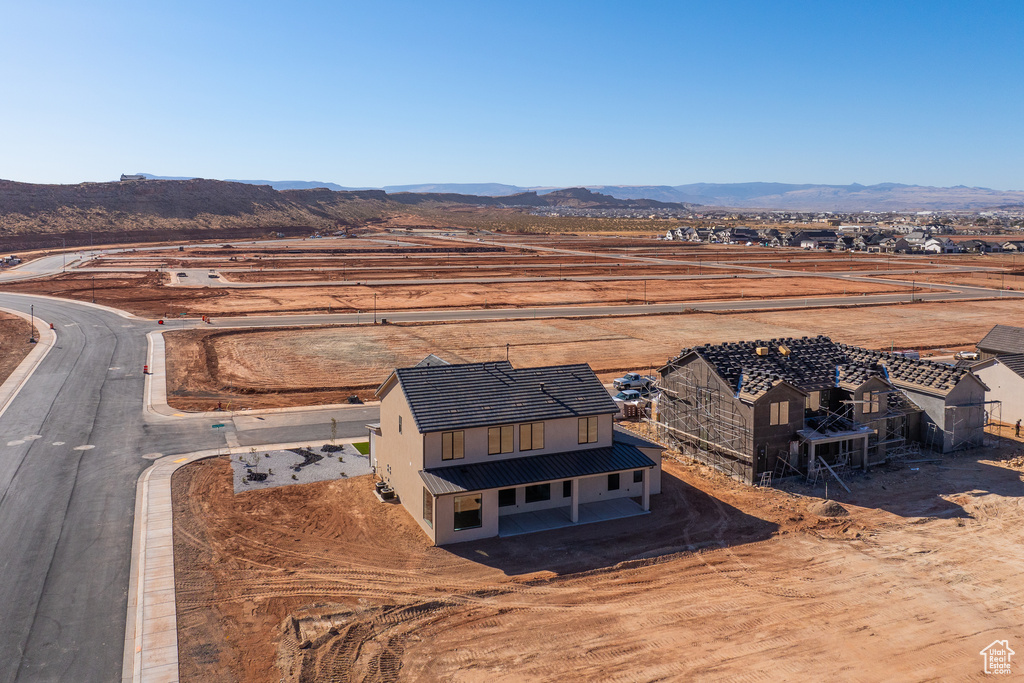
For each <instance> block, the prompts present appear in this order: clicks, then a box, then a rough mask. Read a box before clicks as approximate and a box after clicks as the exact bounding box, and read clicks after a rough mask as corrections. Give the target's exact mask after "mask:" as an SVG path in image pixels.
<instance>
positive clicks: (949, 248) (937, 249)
mask: <svg viewBox="0 0 1024 683" xmlns="http://www.w3.org/2000/svg"><path fill="white" fill-rule="evenodd" d="M924 251H925V252H927V253H929V254H955V253H957V252H958V251H959V248H958V247H957V245H956V242H954V241H953V240H951V239H949V238H948V237H929V238H928V239H927V240H925V242H924Z"/></svg>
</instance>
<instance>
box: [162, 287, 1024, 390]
mask: <svg viewBox="0 0 1024 683" xmlns="http://www.w3.org/2000/svg"><path fill="white" fill-rule="evenodd" d="M995 322H1002V323H1004V324H1008V325H1022V326H1024V307H1022V306H1021V304H1020V303H1019V302H1015V301H998V300H993V301H971V302H948V303H946V302H944V303H916V304H903V305H890V306H867V307H863V308H847V309H839V310H837V309H813V308H812V309H808V310H806V311H804V310H800V311H770V312H754V313H730V314H712V313H693V314H685V315H656V316H634V317H608V318H587V319H566V318H551V319H537V320H516V321H499V322H460V323H446V324H413V323H408V324H407V323H402V324H398V325H388V326H376V327H375V326H372V325H361V326H355V325H351V326H342V327H332V328H306V329H296V328H288V329H269V330H256V331H251V330H209V329H207V330H195V331H193V330H188V331H184V332H181V331H172V332H168V333H166V334H165V335H164V338H165V341H166V349H167V352H166V353H167V372H168V374H167V389H168V397H169V401H170V403H171V405H173V406H175V407H177V408H180V409H183V410H206V409H210V408H214V407H216V404H217V403H218V402H222V403H223V404H225V405H227V404H230V405H231V407H233V408H235V407H248V408H256V407H281V406H288V405H313V404H320V403H331V402H339V401H341V400H343V399H344V398H346V397H347V396H349V395H351V394H352V393H356V394H358V395H360V396H362V397H363V398H364V399H365V398H369V397H370V395H371V394H372V392H373V390H374V389H376V387H377V386H378V385H379V384H380V383H381V382H383V381H384V379H385V378H386V377H387V375H388V373H390V372H391V370H392V369H394V368H396V367H403V366H409V365H413V364H415V363H417V362H418V361H420V360H421V359H422V358H423V357H424V356H426V355H427V354H428V353H435V354H437V355H439V356H441V357H442V358H444V359H446V360H448V361H449V362H452V363H459V362H479V361H488V360H501V359H504V358H505V353H506V347H505V344H506V343H507V344H509V345H510V347H509V351H508V354H509V359H510V360H511V361H512V362H513V364H515V365H516V366H518V367H529V366H538V365H557V364H562V363H580V362H586V363H590V365H591V367H593V368H594V370H595V371H596V372H597V373H598V374H599V375H600V376H601V377H602V379H604V380H605V381H608V380H610V379H611V378H612V376H613V375H616V374H617V373H621V372H623V371H626V370H647V369H649V368H654V367H658V366H659V365H661V364H663V363H664V362H665V361H667V360H668V359H669V358H671V357H673V356H675V355H676V354H678V353H679V351H680V349H682V348H684V347H687V346H693V345H697V344H703V343H708V342H716V343H718V342H726V341H739V340H744V339H771V338H777V337H801V336H805V335H807V336H814V335H818V334H826V335H828V336H830V337H832V338H833V339H835V340H836V341H841V342H844V343H847V344H856V345H858V346H866V347H868V348H873V349H889V348H895V349H897V350H899V349H906V348H910V349H918V350H927V349H949V350H959V349H965V348H973V345H974V344H975V343H976V342H977V341H978V340H979V339H981V337H983V336H984V335H985V333H986V332H988V330H990V329H991V328H992V326H993V325H994V324H995Z"/></svg>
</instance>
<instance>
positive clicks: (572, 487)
mask: <svg viewBox="0 0 1024 683" xmlns="http://www.w3.org/2000/svg"><path fill="white" fill-rule="evenodd" d="M377 396H378V397H379V398H380V400H381V408H380V423H379V425H374V428H373V429H372V431H371V455H370V457H371V464H372V465H373V466H374V468H375V471H376V472H377V474H378V475H379V476H380V477H381V478H382V480H383V481H384V482H386V483H387V484H388V485H390V486H391V487H392V488H393V489H394V490H395V492H396V493H397V495H398V498H399V500H400V501H401V503H402V505H403V506H405V508H406V510H408V512H409V514H410V515H412V517H413V519H415V520H416V522H417V523H418V524H419V525H420V527H421V528H422V529H423V531H424V532H426V534H427V535H428V536H429V537H430V539H431V541H433V542H434V543H435V544H436V545H443V544H447V543H457V542H460V541H470V540H476V539H480V538H487V537H490V536H497V535H511V534H513V533H516V532H519V531H522V530H523V529H529V528H530V523H531V522H532V521H536V520H537V519H539V515H540V513H543V514H544V516H545V519H549V520H554V523H556V525H558V524H557V522H558V521H559V519H560V520H561V521H562V522H563V523H564V524H561V525H566V526H567V525H571V524H576V523H580V522H581V521H586V518H587V516H588V514H591V513H592V516H593V515H597V516H598V517H600V518H602V519H603V518H608V516H609V514H611V513H609V510H612V509H613V508H614V510H615V511H618V512H622V514H626V513H637V514H639V513H642V512H645V511H647V510H648V509H649V505H650V502H649V501H650V496H651V495H652V494H656V493H658V492H660V488H661V455H660V454H661V448H660V447H659V446H656V445H655V444H652V443H649V442H646V441H643V440H642V439H638V438H637V437H633V436H629V435H626V434H624V433H620V432H618V431H617V430H615V429H614V427H613V422H612V417H613V415H614V414H615V413H616V412H618V407H617V406H616V405H615V402H614V401H612V400H611V397H610V396H609V394H608V391H607V390H606V389H605V388H604V387H603V386H602V384H601V382H600V381H599V380H598V379H597V376H596V375H595V374H594V372H593V370H591V369H590V366H588V365H585V364H581V365H560V366H550V367H539V368H522V369H516V368H514V367H512V365H511V364H510V363H508V362H506V361H501V362H491V363H466V364H456V365H436V364H435V365H429V366H418V367H413V368H399V369H397V370H395V371H394V372H393V373H392V374H391V376H390V377H388V379H387V380H386V381H385V382H384V383H383V384H382V385H381V387H380V388H379V389H378V390H377ZM632 497H638V498H640V500H641V503H640V504H639V505H637V504H636V503H633V502H632V501H631V500H629V499H630V498H632ZM616 514H617V513H616ZM523 515H532V517H530V518H529V519H527V518H526V517H523ZM612 516H615V514H612ZM619 516H622V515H619Z"/></svg>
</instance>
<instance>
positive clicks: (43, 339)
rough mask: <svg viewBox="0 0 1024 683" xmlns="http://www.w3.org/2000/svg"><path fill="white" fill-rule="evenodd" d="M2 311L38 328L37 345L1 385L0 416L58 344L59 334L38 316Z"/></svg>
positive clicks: (1, 309) (2, 309)
mask: <svg viewBox="0 0 1024 683" xmlns="http://www.w3.org/2000/svg"><path fill="white" fill-rule="evenodd" d="M0 311H4V312H5V313H10V314H11V315H16V316H18V317H19V318H24V319H25V320H26V321H30V322H34V323H35V328H36V340H37V341H36V345H35V346H34V347H33V348H32V350H31V351H29V352H28V354H26V356H25V358H24V359H23V360H22V361H21V363H19V364H18V367H16V368H14V371H13V372H11V374H10V376H8V378H7V380H6V381H4V383H3V384H0V415H3V414H4V411H5V410H7V406H9V405H11V402H12V401H13V400H14V399H15V398H16V397H17V396H18V392H19V391H21V388H22V387H23V386H25V382H27V381H28V378H29V377H31V376H32V373H33V372H35V371H36V368H37V367H39V364H40V363H42V362H43V358H46V354H48V353H49V352H50V349H52V348H53V345H54V344H56V343H57V333H56V332H54V331H53V330H51V329H50V326H49V324H48V323H46V322H44V321H43V319H42V318H40V317H39V316H38V315H37V316H35V318H34V319H33V318H32V317H31V316H29V315H27V314H25V313H22V312H21V311H16V310H14V309H13V308H0Z"/></svg>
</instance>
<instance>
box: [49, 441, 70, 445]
mask: <svg viewBox="0 0 1024 683" xmlns="http://www.w3.org/2000/svg"><path fill="white" fill-rule="evenodd" d="M66 443H67V441H54V442H53V444H52V445H54V446H63V445H64V444H66Z"/></svg>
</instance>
